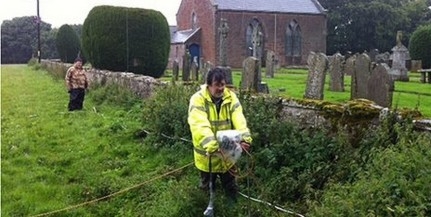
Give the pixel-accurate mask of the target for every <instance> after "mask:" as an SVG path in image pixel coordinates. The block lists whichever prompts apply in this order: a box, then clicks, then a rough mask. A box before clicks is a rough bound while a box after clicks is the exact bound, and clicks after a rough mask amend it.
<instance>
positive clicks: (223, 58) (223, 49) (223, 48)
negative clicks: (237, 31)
mask: <svg viewBox="0 0 431 217" xmlns="http://www.w3.org/2000/svg"><path fill="white" fill-rule="evenodd" d="M218 31H219V33H220V49H219V55H220V57H219V58H220V60H219V61H220V65H221V66H227V41H226V39H227V35H228V33H229V26H228V25H227V20H226V19H221V21H220V27H219V28H218Z"/></svg>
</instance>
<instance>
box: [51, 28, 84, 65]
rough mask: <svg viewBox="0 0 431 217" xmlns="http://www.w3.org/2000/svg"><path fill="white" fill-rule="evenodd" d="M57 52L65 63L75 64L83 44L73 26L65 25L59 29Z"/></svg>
mask: <svg viewBox="0 0 431 217" xmlns="http://www.w3.org/2000/svg"><path fill="white" fill-rule="evenodd" d="M56 45H57V51H58V54H59V55H60V59H61V61H62V62H64V63H73V61H74V60H75V58H76V57H77V56H78V54H79V51H80V50H81V42H80V40H79V37H78V35H77V34H76V32H75V31H74V30H73V29H72V27H71V26H69V25H67V24H65V25H62V26H61V27H60V29H58V33H57V38H56Z"/></svg>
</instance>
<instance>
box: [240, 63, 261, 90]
mask: <svg viewBox="0 0 431 217" xmlns="http://www.w3.org/2000/svg"><path fill="white" fill-rule="evenodd" d="M258 64H259V60H258V59H257V58H256V57H248V58H247V59H245V60H244V62H243V71H242V77H241V89H242V90H245V91H251V92H258V88H259V83H260V81H259V77H258V73H259V67H258Z"/></svg>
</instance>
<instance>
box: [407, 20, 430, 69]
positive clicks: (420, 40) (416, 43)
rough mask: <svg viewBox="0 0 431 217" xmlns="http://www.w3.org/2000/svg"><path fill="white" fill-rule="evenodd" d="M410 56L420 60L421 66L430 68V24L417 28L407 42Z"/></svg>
mask: <svg viewBox="0 0 431 217" xmlns="http://www.w3.org/2000/svg"><path fill="white" fill-rule="evenodd" d="M409 52H410V57H411V58H412V59H414V60H422V67H423V68H426V69H429V68H431V25H427V26H420V27H419V28H417V29H416V30H415V31H414V32H413V34H412V36H411V38H410V43H409Z"/></svg>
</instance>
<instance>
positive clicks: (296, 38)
mask: <svg viewBox="0 0 431 217" xmlns="http://www.w3.org/2000/svg"><path fill="white" fill-rule="evenodd" d="M301 50H302V35H301V28H300V27H299V24H298V22H296V20H292V21H291V22H290V23H289V25H288V26H287V29H286V56H301Z"/></svg>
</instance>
